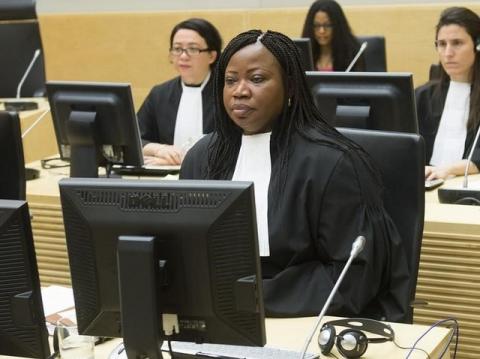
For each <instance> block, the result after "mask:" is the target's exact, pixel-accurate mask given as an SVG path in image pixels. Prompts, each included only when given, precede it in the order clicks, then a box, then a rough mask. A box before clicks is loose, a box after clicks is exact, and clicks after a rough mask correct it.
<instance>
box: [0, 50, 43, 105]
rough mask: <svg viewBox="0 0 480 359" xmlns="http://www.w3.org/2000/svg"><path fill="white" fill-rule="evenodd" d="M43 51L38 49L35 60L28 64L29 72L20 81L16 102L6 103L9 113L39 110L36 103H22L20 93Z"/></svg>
mask: <svg viewBox="0 0 480 359" xmlns="http://www.w3.org/2000/svg"><path fill="white" fill-rule="evenodd" d="M40 53H41V50H40V49H36V50H35V52H34V54H33V58H32V60H31V61H30V63H29V64H28V67H27V70H26V71H25V73H24V74H23V76H22V78H21V79H20V82H19V83H18V86H17V93H16V97H15V98H16V101H5V102H4V106H5V110H7V111H16V112H19V111H27V110H36V109H37V108H38V104H37V103H36V102H34V101H22V100H20V92H21V90H22V86H23V84H24V82H25V80H26V79H27V76H28V75H29V74H30V71H31V70H32V67H33V65H34V64H35V62H36V61H37V59H38V57H39V56H40Z"/></svg>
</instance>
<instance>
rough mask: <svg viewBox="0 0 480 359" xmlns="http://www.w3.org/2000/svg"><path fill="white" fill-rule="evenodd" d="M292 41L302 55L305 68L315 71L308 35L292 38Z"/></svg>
mask: <svg viewBox="0 0 480 359" xmlns="http://www.w3.org/2000/svg"><path fill="white" fill-rule="evenodd" d="M292 41H293V43H294V44H295V45H297V48H298V50H299V51H300V54H301V56H302V59H303V62H304V65H305V70H306V71H315V62H314V61H313V51H312V43H311V42H310V39H309V38H308V37H300V38H297V39H292Z"/></svg>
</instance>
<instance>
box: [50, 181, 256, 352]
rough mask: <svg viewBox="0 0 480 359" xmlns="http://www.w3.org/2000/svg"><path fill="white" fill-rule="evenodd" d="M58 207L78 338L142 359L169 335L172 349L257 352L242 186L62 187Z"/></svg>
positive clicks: (250, 202)
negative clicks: (109, 342) (99, 340)
mask: <svg viewBox="0 0 480 359" xmlns="http://www.w3.org/2000/svg"><path fill="white" fill-rule="evenodd" d="M60 197H61V203H62V209H63V218H64V224H65V234H66V240H67V248H68V255H69V261H70V271H71V276H72V286H73V292H74V298H75V308H76V313H77V321H78V326H79V330H80V331H81V332H82V333H83V334H87V335H96V336H108V337H121V336H123V338H124V343H125V346H126V350H127V354H129V350H130V351H133V353H131V354H132V357H134V356H133V355H138V354H139V353H140V352H142V351H144V350H147V349H148V350H150V349H152V347H155V348H154V349H152V350H153V351H149V352H147V353H145V352H142V353H143V354H146V355H148V356H149V358H151V359H152V358H157V353H155V352H154V351H155V350H156V349H158V348H160V345H159V343H158V342H159V341H160V342H161V341H162V340H163V338H164V336H165V335H166V334H167V333H168V331H169V330H170V329H172V328H173V327H175V332H177V334H176V335H175V336H174V337H173V338H172V339H173V340H180V341H195V342H211V343H221V344H237V345H257V346H258V345H264V344H265V327H264V309H263V297H262V291H261V280H260V278H261V272H260V260H259V254H258V242H257V229H256V219H255V207H254V196H253V184H252V183H251V182H233V181H189V180H180V181H158V180H156V181H148V180H137V181H135V180H123V179H105V178H97V179H92V178H90V179H86V178H68V179H64V180H62V181H60ZM117 249H118V254H117ZM117 255H118V260H117ZM117 283H119V287H117ZM119 288H120V289H119ZM172 323H173V324H172ZM139 328H141V330H139ZM149 338H150V339H149ZM142 341H143V343H142ZM145 341H149V343H145Z"/></svg>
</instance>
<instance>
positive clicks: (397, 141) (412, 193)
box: [338, 128, 425, 323]
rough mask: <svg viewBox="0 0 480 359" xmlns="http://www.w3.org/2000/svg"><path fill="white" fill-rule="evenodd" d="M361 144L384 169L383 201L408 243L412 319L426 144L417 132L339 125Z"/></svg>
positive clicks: (410, 317) (409, 316)
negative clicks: (353, 127) (343, 126)
mask: <svg viewBox="0 0 480 359" xmlns="http://www.w3.org/2000/svg"><path fill="white" fill-rule="evenodd" d="M338 130H339V131H340V132H341V133H342V134H343V135H344V136H346V137H348V138H349V139H351V140H353V141H354V142H356V143H358V144H359V145H360V146H362V147H363V148H364V149H365V151H366V152H367V153H368V154H369V155H370V157H371V158H372V159H373V161H374V162H375V163H376V165H377V166H378V168H379V169H380V171H381V173H382V178H383V184H384V187H385V192H384V205H385V209H386V210H387V212H388V213H389V214H390V217H391V218H392V220H393V222H394V223H395V225H396V227H397V230H398V232H399V233H400V236H401V238H402V240H403V241H404V244H405V250H406V256H407V261H408V264H409V273H410V278H409V281H410V283H409V293H405V295H406V296H408V297H409V298H410V299H411V300H410V305H409V307H408V308H404V310H405V313H407V316H406V317H405V321H404V322H405V323H412V321H413V307H412V304H413V302H414V299H415V290H416V286H417V275H418V265H419V261H420V248H421V244H422V237H423V221H424V210H425V189H424V185H425V183H424V181H425V144H424V142H423V138H422V137H421V136H419V135H417V134H410V133H400V132H386V131H372V130H359V129H351V128H338Z"/></svg>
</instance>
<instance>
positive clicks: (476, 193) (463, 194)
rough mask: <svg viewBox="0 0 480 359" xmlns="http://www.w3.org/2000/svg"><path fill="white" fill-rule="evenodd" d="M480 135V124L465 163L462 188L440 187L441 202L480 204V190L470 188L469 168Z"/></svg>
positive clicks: (439, 196) (439, 197)
mask: <svg viewBox="0 0 480 359" xmlns="http://www.w3.org/2000/svg"><path fill="white" fill-rule="evenodd" d="M479 136H480V125H479V126H478V128H477V133H476V134H475V139H474V140H473V144H472V149H471V150H470V153H469V154H468V157H467V164H466V165H465V173H464V175H463V184H462V187H460V188H440V189H439V190H438V192H437V194H438V200H439V201H440V203H453V204H475V205H480V190H478V189H469V188H468V170H469V168H470V162H471V161H472V157H473V152H474V151H475V148H476V147H477V142H478V138H479Z"/></svg>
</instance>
